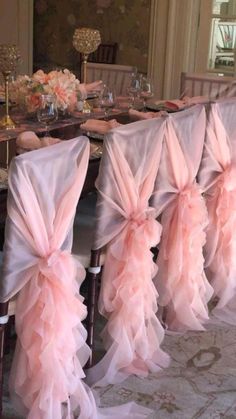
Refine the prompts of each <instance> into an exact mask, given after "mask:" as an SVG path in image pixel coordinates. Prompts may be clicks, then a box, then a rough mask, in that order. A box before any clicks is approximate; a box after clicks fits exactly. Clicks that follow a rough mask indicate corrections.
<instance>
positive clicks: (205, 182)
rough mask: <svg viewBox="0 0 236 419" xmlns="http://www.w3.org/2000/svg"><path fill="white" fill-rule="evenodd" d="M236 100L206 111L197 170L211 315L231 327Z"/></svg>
mask: <svg viewBox="0 0 236 419" xmlns="http://www.w3.org/2000/svg"><path fill="white" fill-rule="evenodd" d="M235 112H236V99H235V98H234V99H233V98H232V99H224V100H223V99H222V100H219V101H217V103H213V104H211V106H210V109H209V115H208V124H207V132H206V143H205V147H204V153H203V159H202V163H201V167H200V170H199V174H198V178H199V183H200V185H201V186H202V188H203V190H204V192H205V200H206V205H207V209H208V214H209V224H208V227H207V230H206V233H207V241H206V246H205V266H206V273H207V276H208V278H209V280H210V282H211V284H212V286H213V288H214V292H215V295H217V297H218V304H217V305H216V307H214V310H213V311H212V314H213V315H215V316H217V317H218V318H220V319H221V320H223V321H226V322H229V323H231V324H234V323H235V321H236V306H235V297H236V295H235V272H236V267H235V242H236V235H235V231H236V219H235V210H236V121H235Z"/></svg>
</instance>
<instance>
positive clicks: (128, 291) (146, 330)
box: [88, 118, 168, 384]
mask: <svg viewBox="0 0 236 419" xmlns="http://www.w3.org/2000/svg"><path fill="white" fill-rule="evenodd" d="M164 127H165V120H164V119H163V118H156V119H152V120H148V121H139V122H135V123H132V124H128V125H125V126H121V127H118V128H115V129H113V130H111V131H110V132H109V133H108V134H107V135H106V137H105V141H104V148H103V156H102V161H101V165H100V171H99V176H98V179H97V181H96V187H97V190H98V203H97V229H96V235H95V245H94V248H95V249H99V248H101V247H103V246H106V258H105V264H104V267H103V273H102V283H101V290H100V296H99V310H100V312H101V313H102V314H103V315H104V316H105V317H107V318H108V323H107V326H106V328H105V330H104V333H103V336H104V344H105V347H106V348H107V352H106V355H105V356H104V358H103V359H102V361H101V363H100V364H98V365H96V366H95V367H94V368H95V371H96V373H95V381H96V382H98V383H100V384H101V383H103V384H105V383H111V382H113V383H114V382H117V381H119V380H120V378H121V377H123V378H125V377H126V376H127V375H129V374H131V373H132V372H134V371H135V373H136V374H138V375H142V374H143V372H144V371H145V372H146V373H148V371H149V370H152V371H154V370H155V369H156V368H157V369H159V368H160V367H161V366H166V365H167V364H168V356H167V355H166V354H165V353H164V352H162V350H161V349H160V343H161V341H162V339H163V329H162V327H161V325H160V323H159V321H158V319H157V317H156V314H155V313H156V311H157V305H156V290H155V288H154V287H153V283H152V276H153V274H154V270H153V269H155V264H154V263H153V259H152V253H151V251H150V248H151V247H152V246H153V245H154V244H156V243H157V242H158V241H159V239H160V233H161V229H160V225H159V223H158V222H157V221H156V219H155V218H156V212H155V210H154V209H153V208H151V207H149V198H150V196H151V194H152V191H153V187H154V182H155V178H156V174H157V171H158V167H159V161H160V155H161V149H162V141H163V134H164ZM128 348H129V349H128ZM88 374H89V380H92V381H89V382H93V378H92V379H91V375H90V373H89V372H88Z"/></svg>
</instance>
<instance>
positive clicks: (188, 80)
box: [180, 73, 236, 99]
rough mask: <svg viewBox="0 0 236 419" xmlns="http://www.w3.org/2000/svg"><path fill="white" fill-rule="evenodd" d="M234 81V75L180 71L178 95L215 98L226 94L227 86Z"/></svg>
mask: <svg viewBox="0 0 236 419" xmlns="http://www.w3.org/2000/svg"><path fill="white" fill-rule="evenodd" d="M234 81H236V78H235V77H226V76H218V75H214V74H212V75H211V74H200V73H199V74H198V73H181V83H180V95H183V94H185V95H186V96H189V97H193V96H207V97H209V98H210V99H217V98H218V97H220V96H223V95H224V93H225V94H227V91H228V88H229V87H230V86H231V85H232V84H233V83H234Z"/></svg>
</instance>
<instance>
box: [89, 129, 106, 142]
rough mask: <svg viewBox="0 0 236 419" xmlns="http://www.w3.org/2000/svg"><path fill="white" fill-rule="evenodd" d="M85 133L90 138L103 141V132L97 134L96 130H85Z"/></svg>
mask: <svg viewBox="0 0 236 419" xmlns="http://www.w3.org/2000/svg"><path fill="white" fill-rule="evenodd" d="M86 135H87V136H88V137H89V138H92V139H94V140H99V141H103V140H104V134H99V133H98V132H92V131H87V132H86Z"/></svg>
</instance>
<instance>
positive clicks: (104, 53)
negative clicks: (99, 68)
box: [88, 42, 118, 64]
mask: <svg viewBox="0 0 236 419" xmlns="http://www.w3.org/2000/svg"><path fill="white" fill-rule="evenodd" d="M117 49H118V44H117V42H114V43H112V44H100V45H99V47H98V49H97V50H96V51H95V52H93V53H92V54H90V55H89V58H88V61H89V62H92V63H106V64H115V62H116V54H117Z"/></svg>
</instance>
